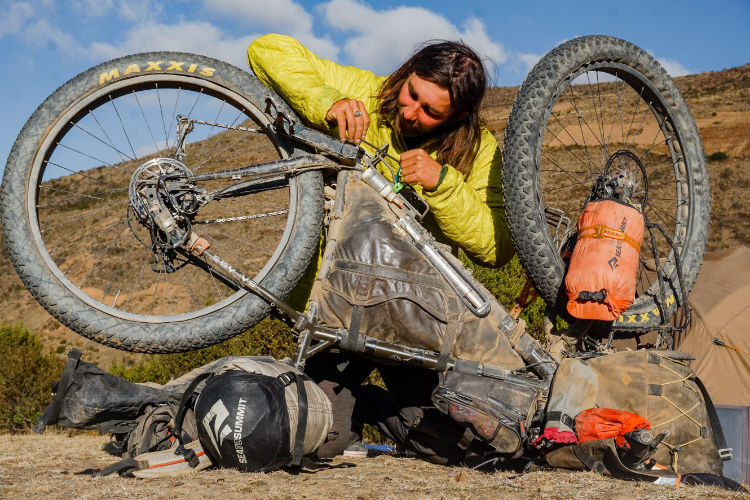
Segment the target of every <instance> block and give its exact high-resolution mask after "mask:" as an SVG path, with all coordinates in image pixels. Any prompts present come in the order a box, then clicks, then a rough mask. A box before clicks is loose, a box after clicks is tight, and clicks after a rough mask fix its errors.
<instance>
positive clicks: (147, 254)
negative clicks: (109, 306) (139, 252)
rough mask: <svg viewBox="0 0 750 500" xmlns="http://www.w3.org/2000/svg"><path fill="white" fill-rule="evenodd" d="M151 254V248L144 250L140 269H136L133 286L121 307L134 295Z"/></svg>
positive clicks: (124, 306) (125, 305) (126, 304)
mask: <svg viewBox="0 0 750 500" xmlns="http://www.w3.org/2000/svg"><path fill="white" fill-rule="evenodd" d="M152 255H153V252H152V250H151V249H149V250H148V251H147V252H146V259H145V260H144V261H143V263H142V264H141V269H140V270H139V271H138V276H137V277H136V278H135V280H134V281H133V286H132V287H131V288H130V293H129V294H128V300H126V301H125V304H123V306H122V308H123V309H126V308H127V307H128V304H130V299H132V298H133V295H135V287H136V286H137V285H138V283H139V282H140V281H141V276H143V270H144V269H146V265H147V264H148V263H149V262H150V261H151V256H152Z"/></svg>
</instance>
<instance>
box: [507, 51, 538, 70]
mask: <svg viewBox="0 0 750 500" xmlns="http://www.w3.org/2000/svg"><path fill="white" fill-rule="evenodd" d="M514 58H515V59H517V60H518V61H519V62H520V63H521V64H522V65H523V69H524V72H525V73H528V72H529V71H531V68H533V67H534V65H535V64H536V63H538V62H539V59H541V58H542V56H540V55H539V54H524V53H517V54H514Z"/></svg>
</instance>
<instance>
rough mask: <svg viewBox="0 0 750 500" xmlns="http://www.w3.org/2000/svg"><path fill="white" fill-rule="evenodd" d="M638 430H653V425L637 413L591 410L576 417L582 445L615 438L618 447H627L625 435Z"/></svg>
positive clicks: (604, 409) (603, 409)
mask: <svg viewBox="0 0 750 500" xmlns="http://www.w3.org/2000/svg"><path fill="white" fill-rule="evenodd" d="M638 429H651V424H650V423H649V421H648V420H646V419H645V418H643V417H642V416H640V415H638V414H637V413H630V412H628V411H622V410H615V409H612V408H589V409H588V410H584V411H582V412H581V413H579V414H578V415H576V435H577V436H578V441H579V442H581V443H585V442H586V441H590V440H592V439H607V438H615V441H616V442H617V445H618V446H625V434H626V433H628V432H630V431H637V430H638Z"/></svg>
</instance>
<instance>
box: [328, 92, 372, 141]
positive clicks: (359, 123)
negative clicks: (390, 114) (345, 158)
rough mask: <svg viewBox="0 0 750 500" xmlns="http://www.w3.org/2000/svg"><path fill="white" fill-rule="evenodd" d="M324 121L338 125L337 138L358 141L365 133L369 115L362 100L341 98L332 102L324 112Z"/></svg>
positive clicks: (368, 123)
mask: <svg viewBox="0 0 750 500" xmlns="http://www.w3.org/2000/svg"><path fill="white" fill-rule="evenodd" d="M326 121H328V122H329V123H331V124H334V123H335V124H337V125H338V126H339V139H341V140H342V141H349V142H354V143H359V142H360V141H361V140H362V139H364V138H365V134H367V127H369V126H370V115H368V114H367V110H365V105H364V103H363V102H362V101H358V100H356V99H341V100H338V101H336V102H334V103H333V106H331V109H329V110H328V113H326Z"/></svg>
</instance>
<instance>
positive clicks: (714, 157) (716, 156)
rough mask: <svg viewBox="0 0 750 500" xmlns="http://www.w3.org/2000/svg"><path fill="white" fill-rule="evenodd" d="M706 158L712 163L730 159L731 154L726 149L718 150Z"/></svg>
mask: <svg viewBox="0 0 750 500" xmlns="http://www.w3.org/2000/svg"><path fill="white" fill-rule="evenodd" d="M706 159H707V160H708V161H709V162H711V163H714V162H720V161H725V160H727V159H729V155H728V154H726V153H725V152H724V151H717V152H715V153H711V154H710V155H708V156H707V157H706Z"/></svg>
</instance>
